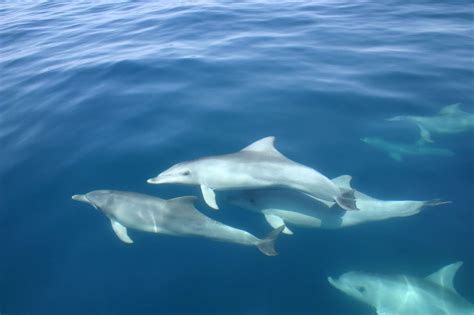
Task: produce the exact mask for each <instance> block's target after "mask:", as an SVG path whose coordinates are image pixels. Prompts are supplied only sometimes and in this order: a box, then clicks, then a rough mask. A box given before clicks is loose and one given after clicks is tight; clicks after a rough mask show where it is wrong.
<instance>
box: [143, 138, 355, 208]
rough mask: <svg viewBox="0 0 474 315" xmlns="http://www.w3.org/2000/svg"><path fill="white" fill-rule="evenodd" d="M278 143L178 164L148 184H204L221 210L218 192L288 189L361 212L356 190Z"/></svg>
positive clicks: (267, 141) (269, 141)
mask: <svg viewBox="0 0 474 315" xmlns="http://www.w3.org/2000/svg"><path fill="white" fill-rule="evenodd" d="M274 140H275V138H274V137H267V138H263V139H261V140H259V141H256V142H254V143H252V144H251V145H249V146H247V147H246V148H244V149H243V150H241V151H239V152H237V153H232V154H227V155H219V156H211V157H206V158H201V159H198V160H194V161H188V162H182V163H178V164H176V165H174V166H172V167H171V168H169V169H168V170H166V171H164V172H162V173H161V174H160V175H158V176H157V177H155V178H150V179H149V180H148V183H150V184H164V183H177V184H190V185H200V186H201V191H202V194H203V197H204V200H205V201H206V203H207V204H208V205H209V206H210V207H211V208H214V209H218V206H217V203H216V199H215V198H216V196H215V193H214V190H230V189H251V188H264V187H285V188H290V189H296V190H299V191H302V192H305V193H308V194H310V195H311V196H313V197H315V198H319V199H322V200H326V201H335V202H337V203H338V204H339V205H340V206H341V207H342V208H344V209H346V210H357V208H356V206H355V200H354V194H353V192H352V191H350V190H341V189H339V188H338V187H337V186H336V185H334V183H333V182H331V180H329V178H327V177H326V176H324V175H322V174H321V173H319V172H318V171H316V170H314V169H312V168H310V167H307V166H304V165H302V164H299V163H296V162H293V161H291V160H290V159H288V158H286V157H285V156H283V154H281V153H280V152H278V150H277V149H276V148H275V147H274V145H273V143H274Z"/></svg>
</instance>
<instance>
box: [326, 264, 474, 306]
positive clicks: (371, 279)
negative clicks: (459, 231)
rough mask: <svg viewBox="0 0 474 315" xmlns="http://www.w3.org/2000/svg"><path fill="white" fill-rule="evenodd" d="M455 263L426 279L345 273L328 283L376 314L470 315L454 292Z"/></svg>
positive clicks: (467, 304) (460, 297)
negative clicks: (366, 305) (370, 308)
mask: <svg viewBox="0 0 474 315" xmlns="http://www.w3.org/2000/svg"><path fill="white" fill-rule="evenodd" d="M461 265H462V262H457V263H454V264H451V265H447V266H446V267H444V268H441V269H440V270H439V271H437V272H435V273H434V274H432V275H430V276H428V277H426V278H415V277H410V276H406V275H381V276H378V275H374V274H369V273H363V272H348V273H345V274H343V275H342V276H341V277H339V279H333V278H331V277H329V278H328V281H329V283H330V284H331V285H332V286H333V287H335V288H336V289H338V290H340V291H342V292H344V293H345V294H347V295H349V296H351V297H353V298H355V299H357V300H359V301H361V302H363V303H366V304H368V305H370V306H372V307H373V308H374V309H375V310H376V312H377V314H379V315H474V305H472V304H471V303H469V302H468V301H466V300H465V299H464V298H463V297H462V296H460V295H459V293H458V292H456V290H455V289H454V286H453V279H454V276H455V275H456V272H457V271H458V269H459V268H460V267H461Z"/></svg>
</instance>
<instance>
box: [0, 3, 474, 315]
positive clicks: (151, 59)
mask: <svg viewBox="0 0 474 315" xmlns="http://www.w3.org/2000/svg"><path fill="white" fill-rule="evenodd" d="M0 20H1V25H0V244H1V247H0V314H2V315H23V314H25V315H26V314H32V315H35V314H48V315H52V314H104V315H107V314H160V315H167V314H249V315H250V314H251V315H260V314H262V315H263V314H272V315H274V314H319V315H347V314H350V315H367V314H375V311H374V310H372V309H371V308H370V307H369V306H367V305H364V304H362V303H360V302H358V301H356V300H354V299H352V298H350V297H349V296H346V295H344V294H343V293H342V292H340V291H338V290H336V289H335V288H333V287H331V286H330V285H329V283H328V281H327V277H328V276H333V277H334V276H336V277H337V276H338V275H340V274H342V273H344V272H346V271H350V270H363V271H369V272H378V273H403V274H410V275H413V276H417V277H423V276H426V275H428V274H430V273H432V272H434V271H436V270H437V269H439V268H440V267H442V266H444V265H447V264H449V263H453V262H456V261H464V265H463V267H462V268H461V269H460V271H459V273H458V275H457V277H456V278H455V287H456V288H457V290H458V291H459V292H460V294H461V295H462V296H463V297H465V298H466V299H467V300H469V301H470V302H471V303H472V302H474V250H473V241H474V212H473V211H474V210H473V209H474V208H473V204H474V193H473V191H474V141H473V136H474V134H473V132H472V131H471V132H465V133H459V134H453V135H439V136H438V135H436V136H435V137H434V138H435V141H436V145H437V146H439V147H443V148H447V149H449V150H451V151H453V152H454V153H455V155H454V156H452V157H445V156H424V155H423V156H422V155H420V156H407V157H405V158H404V159H403V160H402V161H396V160H394V159H392V158H390V156H389V155H388V154H387V153H386V152H383V151H381V150H378V149H377V148H374V147H372V146H369V145H367V144H366V143H363V142H362V141H360V139H361V138H363V137H381V138H384V139H388V140H392V141H401V142H406V143H414V142H415V141H417V140H418V138H419V131H418V129H417V127H416V125H414V124H409V123H394V122H388V121H386V120H385V119H386V118H389V117H393V116H397V115H427V116H428V115H434V114H436V113H437V112H438V111H439V110H440V109H442V108H443V107H444V106H446V105H449V104H453V103H461V104H462V105H461V107H462V108H463V110H465V111H468V112H474V93H473V86H474V58H473V55H474V29H473V28H474V22H473V21H474V5H473V4H472V2H471V1H312V2H311V1H282V2H280V1H243V2H233V1H221V2H208V1H172V2H165V1H158V2H143V3H136V2H133V3H131V2H117V3H114V2H85V1H81V2H75V3H67V2H39V1H38V2H35V1H23V2H2V3H1V4H0ZM266 136H275V137H276V147H277V148H278V149H279V150H280V151H281V152H282V153H283V154H285V155H286V156H287V157H289V158H291V159H292V160H295V161H298V162H300V163H303V164H305V165H308V166H311V167H313V168H316V169H317V170H319V171H320V172H322V173H323V174H324V175H326V176H328V177H330V178H333V177H336V176H339V175H342V174H350V175H352V176H353V186H354V187H355V188H356V189H358V190H360V191H362V192H364V193H366V194H368V195H371V196H374V197H377V198H380V199H387V200H396V199H399V200H406V199H412V200H429V199H434V198H440V199H442V200H449V201H452V203H451V204H447V205H443V206H439V207H433V208H429V209H426V210H425V211H423V212H421V213H420V214H417V215H415V216H411V217H405V218H398V219H393V220H387V221H383V222H378V223H371V224H366V225H360V226H356V227H351V228H345V229H340V230H329V231H328V230H321V229H304V228H298V227H293V228H292V229H293V231H294V232H295V234H294V235H292V236H286V235H282V236H281V237H280V238H279V239H278V241H277V250H278V252H279V255H278V256H275V257H267V256H264V255H262V254H261V253H260V252H259V251H258V250H257V249H256V248H253V247H245V246H239V245H235V244H230V243H221V242H215V241H211V240H207V239H200V238H179V237H172V236H166V235H155V234H151V233H145V232H139V231H133V230H132V231H130V235H131V236H132V238H133V239H134V241H135V243H134V244H132V245H128V244H125V243H122V242H121V241H120V240H119V239H118V238H117V236H116V235H115V234H114V233H113V231H112V228H111V226H110V222H109V220H108V219H107V218H106V217H105V216H104V215H103V214H101V213H99V212H98V211H96V210H95V209H94V208H92V207H91V206H89V205H85V204H81V203H78V202H75V201H73V200H71V196H72V195H73V194H82V193H86V192H89V191H92V190H95V189H116V190H126V191H134V192H140V193H145V194H150V195H154V196H158V197H161V198H166V199H168V198H173V197H178V196H183V195H196V196H199V201H198V203H197V208H198V209H199V210H200V211H202V212H203V213H205V214H207V215H209V216H211V217H212V218H214V219H216V220H219V221H221V222H224V223H226V224H229V225H232V226H235V227H238V228H241V229H244V230H247V231H249V232H251V233H253V234H254V235H256V236H258V237H263V236H265V235H266V234H267V233H268V232H270V231H271V228H270V226H269V225H268V224H267V223H266V222H265V220H264V218H263V216H260V215H258V214H255V213H252V212H248V211H245V210H242V209H240V208H237V207H235V206H231V205H225V206H224V205H223V206H221V210H220V211H214V210H212V209H210V208H209V207H208V206H206V204H205V203H204V201H203V200H202V197H201V193H200V190H199V188H198V187H196V186H180V185H158V186H157V185H149V184H147V183H146V179H148V178H150V177H153V176H156V175H157V174H158V173H160V172H161V171H163V170H165V169H167V168H168V167H170V166H171V165H173V164H175V163H178V162H180V161H184V160H191V159H196V158H199V157H203V156H208V155H217V154H225V153H231V152H235V151H238V150H240V149H242V148H243V147H245V146H247V145H248V144H250V143H252V142H253V141H256V140H258V139H260V138H263V137H266ZM427 315H428V314H427Z"/></svg>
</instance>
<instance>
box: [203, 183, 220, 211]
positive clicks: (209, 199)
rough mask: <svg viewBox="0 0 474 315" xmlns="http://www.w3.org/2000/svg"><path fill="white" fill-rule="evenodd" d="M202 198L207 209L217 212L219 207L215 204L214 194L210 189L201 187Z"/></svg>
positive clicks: (204, 186)
mask: <svg viewBox="0 0 474 315" xmlns="http://www.w3.org/2000/svg"><path fill="white" fill-rule="evenodd" d="M201 191H202V196H203V197H204V201H205V202H206V203H207V205H208V206H209V207H211V208H212V209H216V210H219V207H218V206H217V203H216V193H215V192H214V190H212V188H211V187H209V186H206V185H201Z"/></svg>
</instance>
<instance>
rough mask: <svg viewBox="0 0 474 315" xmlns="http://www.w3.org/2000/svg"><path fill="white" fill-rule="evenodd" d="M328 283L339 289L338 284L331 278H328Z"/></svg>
mask: <svg viewBox="0 0 474 315" xmlns="http://www.w3.org/2000/svg"><path fill="white" fill-rule="evenodd" d="M328 281H329V283H330V284H331V285H332V286H333V287H335V288H336V289H339V283H338V282H337V280H334V279H333V278H331V277H328Z"/></svg>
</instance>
